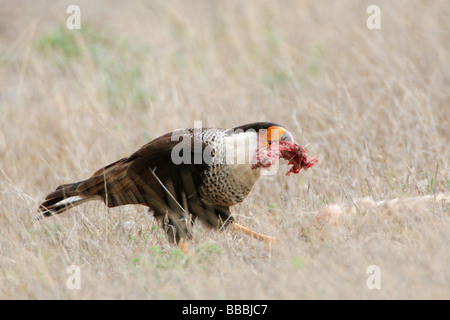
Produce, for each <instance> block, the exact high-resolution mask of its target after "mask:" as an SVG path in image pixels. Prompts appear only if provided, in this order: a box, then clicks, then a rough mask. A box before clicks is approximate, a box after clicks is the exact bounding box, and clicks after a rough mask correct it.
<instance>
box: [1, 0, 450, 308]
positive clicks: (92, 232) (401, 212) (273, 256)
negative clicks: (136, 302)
mask: <svg viewBox="0 0 450 320" xmlns="http://www.w3.org/2000/svg"><path fill="white" fill-rule="evenodd" d="M70 4H77V5H79V6H80V8H81V29H80V30H68V29H67V27H66V20H67V18H68V14H67V13H66V8H67V6H68V5H70ZM371 4H376V5H379V7H380V8H381V29H379V30H369V29H368V28H367V25H366V20H367V19H368V17H369V14H368V13H366V9H367V7H368V6H369V5H371ZM449 16H450V2H449V1H445V0H442V1H438V0H431V1H406V0H405V1H402V0H395V1H360V0H345V1H331V0H330V1H326V0H323V1H306V0H298V1H269V0H260V1H206V0H205V1H200V0H195V1H143V0H142V1H133V2H124V1H84V0H83V1H82V0H77V1H39V2H36V1H31V0H30V1H8V0H0V298H1V299H450V267H449V266H450V250H449V248H448V245H449V244H450V208H449V193H450V180H449V179H450V173H449V159H450V149H449V146H450V130H449V127H450V122H449V119H450V20H449V18H448V17H449ZM195 120H200V121H202V122H203V125H204V126H217V127H226V128H231V127H234V126H237V125H241V124H244V123H249V122H254V121H273V122H278V123H281V124H283V125H285V126H286V127H287V128H289V129H290V131H291V132H292V133H293V134H294V136H295V137H296V139H297V142H299V143H300V144H302V145H304V146H306V145H307V151H308V154H309V155H311V156H316V155H318V156H319V163H318V164H317V165H315V166H314V167H313V168H311V169H310V170H308V171H307V172H305V171H302V172H301V173H300V174H299V175H291V176H290V177H286V176H284V172H285V171H286V170H287V166H286V165H284V166H282V167H281V169H282V170H280V172H279V173H278V174H276V175H275V176H273V177H270V178H265V179H262V180H260V181H259V182H258V184H257V186H256V187H255V188H254V190H253V192H252V193H251V195H250V196H249V197H248V198H247V199H246V201H245V202H244V203H242V204H241V205H238V206H236V207H234V208H233V210H234V211H233V212H234V215H235V216H236V217H237V220H238V222H240V223H241V224H243V225H245V226H247V227H251V228H253V229H255V230H257V231H259V232H262V233H265V234H269V235H272V236H276V237H278V239H279V242H278V243H277V244H276V245H274V246H270V247H268V246H265V245H264V244H262V243H260V242H258V241H256V240H254V239H251V238H248V237H246V236H245V235H241V234H236V233H235V232H233V231H231V230H230V231H224V232H217V231H213V230H209V229H206V228H205V227H204V226H202V225H201V224H197V225H196V226H195V227H194V239H193V240H192V241H191V243H190V247H189V252H188V253H187V254H185V253H183V252H182V251H181V250H179V249H178V248H177V247H175V246H173V245H171V244H170V243H168V242H167V241H166V237H165V233H164V230H162V228H161V227H160V225H159V224H158V223H157V222H156V221H155V220H154V218H153V217H152V215H151V213H149V212H147V210H146V209H145V208H144V207H141V206H126V207H119V208H114V209H107V208H106V207H105V206H104V205H103V203H101V202H91V203H88V204H84V205H81V206H79V207H77V208H74V209H72V210H70V211H68V212H66V213H64V214H62V215H60V216H57V217H52V218H49V219H45V220H44V221H42V222H40V221H37V220H36V216H35V214H34V212H35V209H36V208H37V206H38V204H39V202H40V201H41V200H42V199H43V197H44V196H45V195H46V194H47V193H48V192H50V191H52V190H53V189H54V188H55V187H56V186H58V185H60V184H62V183H68V182H74V181H78V180H81V179H84V178H86V177H88V176H89V175H90V174H91V173H92V172H93V171H94V170H96V169H99V168H100V167H103V166H104V165H107V164H109V163H111V162H113V161H115V160H117V159H119V158H120V157H124V156H128V155H129V154H131V153H132V152H134V151H135V150H136V149H138V148H139V147H140V146H141V145H143V144H144V143H146V142H148V141H149V140H151V139H153V138H155V137H157V136H159V135H161V134H163V133H166V132H169V131H172V130H174V129H177V128H184V127H192V126H193V124H194V121H195ZM284 169H286V170H284ZM71 265H75V266H78V267H79V268H80V269H79V270H80V280H81V282H80V284H81V288H80V289H70V288H69V287H68V286H67V281H68V279H69V277H70V276H71V274H70V273H69V274H68V273H67V271H68V269H67V268H68V267H69V266H71ZM372 265H375V266H378V267H379V273H378V275H379V279H380V288H379V289H376V288H375V289H369V288H368V286H367V281H368V279H369V277H371V276H372V275H373V274H371V273H367V269H368V267H369V266H372ZM369 280H370V279H369ZM369 282H370V281H369Z"/></svg>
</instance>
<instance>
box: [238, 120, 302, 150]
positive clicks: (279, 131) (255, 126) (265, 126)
mask: <svg viewBox="0 0 450 320" xmlns="http://www.w3.org/2000/svg"><path fill="white" fill-rule="evenodd" d="M234 130H243V131H248V130H252V131H255V132H256V133H257V134H258V148H264V147H268V146H270V145H271V144H272V143H273V142H279V141H286V142H291V143H294V137H293V136H292V134H291V133H290V132H289V131H288V130H287V129H286V128H284V127H283V126H281V125H279V124H276V123H273V122H255V123H250V124H246V125H243V126H240V127H236V128H234Z"/></svg>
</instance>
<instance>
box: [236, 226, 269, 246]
mask: <svg viewBox="0 0 450 320" xmlns="http://www.w3.org/2000/svg"><path fill="white" fill-rule="evenodd" d="M232 228H233V229H234V230H236V231H239V232H242V233H244V234H246V235H248V236H250V237H252V238H255V239H257V240H260V241H264V242H265V243H275V242H277V241H278V239H277V238H275V237H271V236H266V235H264V234H262V233H258V232H256V231H253V230H251V229H249V228H246V227H244V226H242V225H240V224H239V223H236V222H233V224H232Z"/></svg>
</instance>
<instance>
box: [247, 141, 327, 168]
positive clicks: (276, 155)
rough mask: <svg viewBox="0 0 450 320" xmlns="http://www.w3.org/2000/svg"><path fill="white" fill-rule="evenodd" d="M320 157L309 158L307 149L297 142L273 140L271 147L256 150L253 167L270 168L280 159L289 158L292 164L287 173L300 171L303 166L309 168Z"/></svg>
mask: <svg viewBox="0 0 450 320" xmlns="http://www.w3.org/2000/svg"><path fill="white" fill-rule="evenodd" d="M317 158H318V157H315V158H311V159H308V157H307V156H306V151H305V149H304V148H303V147H302V146H301V145H299V144H296V143H292V142H287V141H276V142H272V143H271V144H270V146H269V147H267V148H264V149H258V150H256V154H255V156H254V159H253V165H252V169H256V168H260V167H261V168H269V167H270V166H272V165H273V164H274V163H275V162H276V161H278V160H279V159H285V160H288V161H289V163H288V165H292V167H291V168H290V169H289V171H287V172H286V175H287V176H289V175H290V174H291V173H299V172H300V170H301V169H302V168H303V169H305V170H307V169H308V168H311V167H312V166H313V165H314V164H316V163H317V162H319V160H317Z"/></svg>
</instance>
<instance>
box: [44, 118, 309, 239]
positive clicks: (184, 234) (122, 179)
mask: <svg viewBox="0 0 450 320" xmlns="http://www.w3.org/2000/svg"><path fill="white" fill-rule="evenodd" d="M275 146H276V150H275ZM273 157H275V158H276V159H274V158H273ZM279 158H284V159H287V160H289V164H293V165H294V167H295V171H292V169H291V172H295V173H298V171H299V169H301V168H305V169H307V168H309V167H310V166H312V165H313V164H314V163H315V162H317V160H316V159H307V158H306V153H305V152H304V149H303V148H302V147H301V146H299V145H297V144H295V143H294V139H293V137H292V135H291V134H290V133H289V132H288V131H287V130H286V129H285V128H283V127H282V126H280V125H278V124H275V123H271V122H257V123H251V124H247V125H243V126H239V127H236V128H233V129H220V128H193V129H184V130H176V131H174V132H171V133H167V134H165V135H163V136H161V137H159V138H156V139H154V140H152V141H150V142H149V143H147V144H146V145H144V146H142V147H141V148H140V149H139V150H137V151H136V152H135V153H133V154H132V155H131V156H129V157H126V158H123V159H120V160H118V161H116V162H114V163H112V164H110V165H108V166H106V167H104V168H102V169H100V170H97V171H96V172H94V174H93V175H92V176H91V177H90V178H88V179H86V180H82V181H79V182H75V183H69V184H64V185H61V186H59V187H58V188H57V189H56V190H55V191H53V192H51V193H49V194H48V195H47V196H46V198H45V201H44V202H42V203H41V204H40V206H39V213H40V216H41V217H42V216H44V217H48V216H52V215H54V214H59V213H61V212H63V211H66V210H68V209H70V208H72V207H74V206H76V205H79V204H81V203H84V202H86V201H90V200H103V202H104V203H105V204H106V205H107V206H108V207H116V206H120V205H126V204H141V205H145V206H148V207H149V208H150V209H151V210H152V212H153V214H154V216H155V217H156V218H158V219H160V220H161V221H162V223H163V225H164V227H165V230H167V234H168V236H169V239H170V240H175V241H176V242H179V241H180V240H181V241H182V239H187V238H189V237H190V236H191V231H190V230H191V226H192V223H193V222H194V221H195V219H196V218H198V219H200V220H201V221H203V222H204V223H206V225H208V226H210V227H213V228H223V227H227V226H229V225H233V226H234V228H235V229H237V230H239V231H242V232H244V233H247V234H249V235H252V236H254V237H256V238H260V239H264V240H267V239H269V240H270V239H272V238H270V237H267V236H263V235H260V234H257V233H256V232H253V231H251V230H249V229H247V228H245V227H243V226H240V225H238V224H237V223H235V222H234V219H233V217H232V216H231V214H230V207H231V206H234V205H236V204H238V203H241V202H242V201H243V200H244V199H245V198H246V197H247V195H248V194H249V192H250V190H251V189H252V187H253V185H254V184H255V182H256V181H257V180H258V178H259V177H260V175H261V171H262V170H264V168H267V167H270V166H271V165H272V164H273V163H274V162H275V161H276V160H278V159H279ZM288 173H289V172H288Z"/></svg>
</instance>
